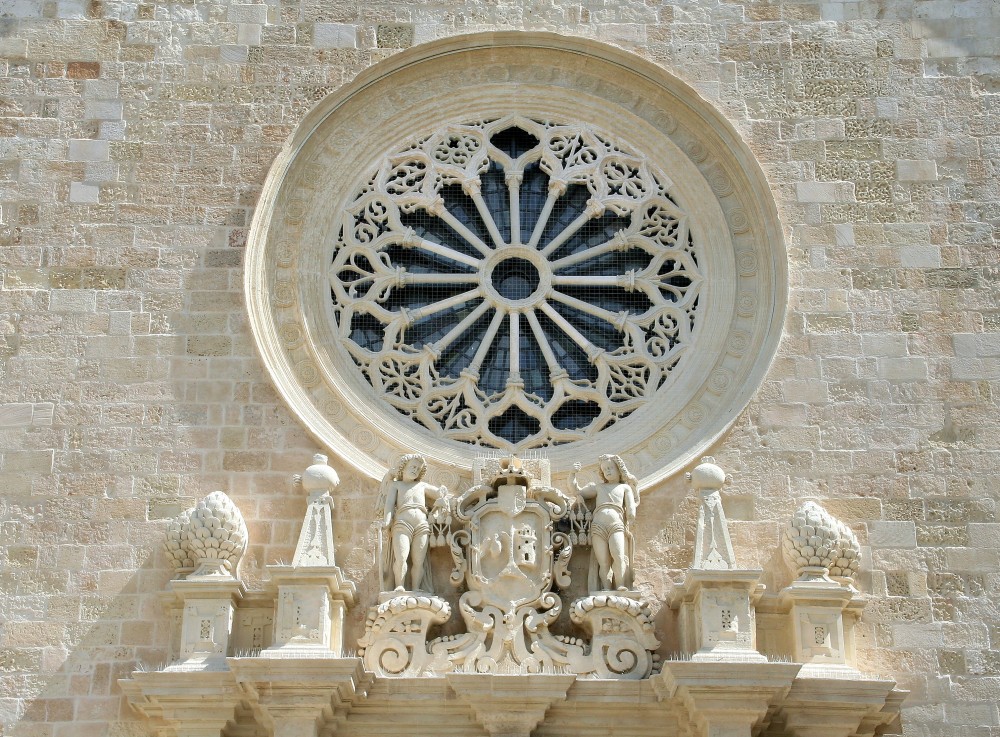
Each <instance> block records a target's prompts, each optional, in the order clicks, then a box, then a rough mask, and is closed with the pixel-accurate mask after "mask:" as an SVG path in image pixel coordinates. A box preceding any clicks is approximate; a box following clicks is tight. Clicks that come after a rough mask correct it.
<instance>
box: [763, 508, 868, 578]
mask: <svg viewBox="0 0 1000 737" xmlns="http://www.w3.org/2000/svg"><path fill="white" fill-rule="evenodd" d="M781 549H782V552H783V553H784V556H785V561H786V562H787V563H788V565H789V566H791V568H792V569H793V570H794V571H795V573H796V575H797V576H798V580H799V581H815V580H822V579H826V578H828V577H829V576H832V577H834V578H837V579H841V581H842V582H843V583H846V584H848V585H850V584H851V583H852V582H853V579H854V575H855V574H856V573H857V571H858V564H859V563H860V558H861V546H860V545H859V544H858V539H857V538H856V537H855V536H854V533H853V532H852V531H851V529H850V528H849V527H848V526H847V525H845V524H844V523H843V522H841V521H840V520H838V519H837V518H836V517H834V516H833V515H831V514H830V513H829V512H827V511H826V510H825V509H823V507H821V506H820V505H819V504H817V503H816V502H813V501H807V502H803V504H802V506H800V507H799V508H798V509H797V510H796V511H795V514H793V515H792V518H791V519H790V520H789V521H788V525H787V526H786V527H785V534H784V537H783V538H782V545H781Z"/></svg>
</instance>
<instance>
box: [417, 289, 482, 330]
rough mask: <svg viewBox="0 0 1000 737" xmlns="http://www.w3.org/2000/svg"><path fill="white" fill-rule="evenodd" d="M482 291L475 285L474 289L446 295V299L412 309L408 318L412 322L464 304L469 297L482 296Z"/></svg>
mask: <svg viewBox="0 0 1000 737" xmlns="http://www.w3.org/2000/svg"><path fill="white" fill-rule="evenodd" d="M482 296H483V291H482V289H481V288H479V287H476V288H475V289H470V290H469V291H467V292H462V293H461V294H456V295H455V296H453V297H448V299H442V300H441V301H439V302H432V303H431V304H429V305H425V306H424V307H420V308H419V309H416V310H413V312H411V313H410V319H411V321H412V322H416V321H417V320H423V319H424V318H425V317H430V316H431V315H434V314H437V313H438V312H441V311H442V310H447V309H450V308H452V307H458V306H459V305H460V304H464V303H465V302H468V301H469V300H471V299H475V298H476V297H482Z"/></svg>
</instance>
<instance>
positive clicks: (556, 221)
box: [329, 117, 702, 449]
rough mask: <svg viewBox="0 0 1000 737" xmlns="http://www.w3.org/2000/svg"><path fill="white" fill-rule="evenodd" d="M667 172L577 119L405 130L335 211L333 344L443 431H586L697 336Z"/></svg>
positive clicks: (642, 391) (518, 436)
mask: <svg viewBox="0 0 1000 737" xmlns="http://www.w3.org/2000/svg"><path fill="white" fill-rule="evenodd" d="M670 188H671V183H670V180H669V179H668V177H667V176H666V175H665V174H664V173H663V172H661V171H657V170H656V169H655V168H654V167H652V166H651V165H650V164H649V162H648V161H647V160H646V159H645V158H644V157H642V156H640V155H638V154H637V153H635V152H634V151H632V150H631V149H630V148H629V147H627V146H625V145H623V144H622V143H621V142H619V141H617V140H615V137H614V136H612V135H608V134H606V133H604V132H602V131H600V130H597V129H595V128H593V127H590V126H585V125H562V124H555V123H550V122H541V121H537V120H529V119H526V118H521V117H517V118H505V119H502V120H493V121H487V122H482V123H475V124H468V125H455V126H448V127H445V128H443V129H439V130H437V131H436V132H434V133H433V134H431V135H428V136H424V137H421V138H419V139H411V141H410V142H409V143H408V144H407V145H406V146H404V147H401V148H399V149H398V150H397V151H396V152H395V153H391V154H390V155H387V156H385V157H384V158H382V160H381V162H380V163H379V164H378V165H377V166H376V167H375V170H374V171H372V172H371V174H370V176H369V177H367V179H366V183H365V184H364V186H363V187H361V189H360V191H357V192H356V195H355V196H353V197H352V199H351V201H350V203H349V204H348V205H347V207H346V209H345V211H344V212H343V214H342V216H341V217H340V219H339V227H338V228H337V232H336V243H335V246H334V252H333V258H332V263H331V266H330V270H329V277H330V287H331V296H332V301H333V308H334V314H335V316H336V321H337V328H338V330H339V335H340V337H341V339H342V341H343V344H344V346H345V347H346V349H347V351H348V352H349V353H350V356H351V357H352V359H353V361H354V363H355V364H356V365H357V367H358V368H359V369H360V371H361V372H362V373H363V375H364V377H365V379H366V381H367V382H368V383H369V384H370V385H371V386H372V387H373V388H374V390H376V391H377V392H378V393H379V394H380V395H381V396H382V397H384V398H385V400H386V401H388V402H389V403H390V404H391V406H392V407H394V408H395V409H396V410H397V411H398V412H400V413H402V414H403V415H406V416H408V417H410V418H411V419H412V420H414V421H415V422H418V423H420V424H421V425H422V426H424V427H426V428H429V429H430V430H431V431H433V432H434V433H436V434H439V435H440V436H442V437H445V438H449V439H453V440H458V441H463V442H468V443H473V444H477V445H484V446H489V447H496V448H512V447H517V448H519V449H524V448H532V447H538V446H546V445H554V444H560V443H566V442H572V441H576V440H582V439H586V438H589V437H591V436H593V435H594V434H595V433H598V432H600V431H601V430H603V429H604V428H606V427H608V426H610V425H612V424H613V423H615V422H618V421H619V420H622V419H623V418H625V417H627V416H628V415H630V414H631V413H633V412H635V411H636V410H638V409H640V408H641V407H643V406H644V405H645V404H647V403H648V402H649V401H650V399H651V397H652V396H653V395H654V393H657V392H658V391H659V390H660V389H661V388H663V387H664V386H665V385H666V383H667V382H668V381H669V380H670V377H671V374H672V372H673V371H674V370H675V368H676V367H677V365H678V362H679V361H682V360H684V358H683V357H684V353H685V351H686V349H688V348H689V347H690V346H691V343H692V334H693V331H694V330H695V327H696V320H697V310H698V296H699V288H700V285H701V281H702V275H701V273H700V272H699V265H698V245H697V243H696V242H695V241H694V239H693V238H692V235H691V233H690V231H689V228H688V222H687V218H686V216H685V214H684V212H683V211H682V210H681V208H680V207H678V204H677V202H676V201H675V199H674V198H672V197H671V193H670Z"/></svg>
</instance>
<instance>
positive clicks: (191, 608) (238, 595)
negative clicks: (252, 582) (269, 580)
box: [169, 577, 246, 670]
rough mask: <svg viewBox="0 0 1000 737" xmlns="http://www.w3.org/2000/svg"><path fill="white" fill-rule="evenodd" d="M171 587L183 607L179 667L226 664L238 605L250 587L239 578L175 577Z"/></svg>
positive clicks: (180, 668) (220, 666)
mask: <svg viewBox="0 0 1000 737" xmlns="http://www.w3.org/2000/svg"><path fill="white" fill-rule="evenodd" d="M169 590H170V591H171V592H172V593H173V594H174V596H175V597H176V601H178V602H179V603H180V605H181V607H182V608H183V611H182V615H181V648H180V656H181V661H182V662H180V663H176V664H174V665H171V666H170V669H177V670H191V669H194V670H203V669H205V670H212V669H220V668H225V657H226V655H228V654H229V639H230V636H231V635H232V630H233V616H234V614H235V611H236V606H237V604H238V603H239V601H240V600H241V599H242V598H243V596H244V594H245V593H246V587H245V586H244V585H243V584H242V583H241V582H240V581H238V580H237V579H235V578H223V577H210V578H204V579H201V580H194V581H192V580H190V579H189V580H184V581H181V580H176V581H171V582H170V585H169Z"/></svg>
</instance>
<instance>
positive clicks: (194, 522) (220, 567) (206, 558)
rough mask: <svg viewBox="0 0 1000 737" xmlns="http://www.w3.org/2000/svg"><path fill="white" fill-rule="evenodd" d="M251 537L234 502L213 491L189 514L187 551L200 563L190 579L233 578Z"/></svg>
mask: <svg viewBox="0 0 1000 737" xmlns="http://www.w3.org/2000/svg"><path fill="white" fill-rule="evenodd" d="M248 537H249V535H248V533H247V526H246V523H245V522H244V521H243V515H242V514H241V513H240V510H239V509H238V508H237V507H236V505H235V504H233V501H232V499H230V498H229V497H228V496H226V494H225V493H223V492H221V491H213V492H212V493H211V494H209V495H208V496H206V497H205V498H204V499H202V500H201V501H200V502H198V504H197V505H196V506H195V508H194V509H193V510H192V511H191V513H190V519H189V522H188V525H187V529H186V540H187V548H188V550H189V553H190V556H191V558H193V559H194V560H195V561H197V563H198V568H197V570H195V572H194V573H192V574H191V576H190V578H199V577H204V576H221V577H228V578H234V577H235V575H236V566H237V565H238V564H239V561H240V558H242V557H243V553H245V552H246V549H247V539H248Z"/></svg>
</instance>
